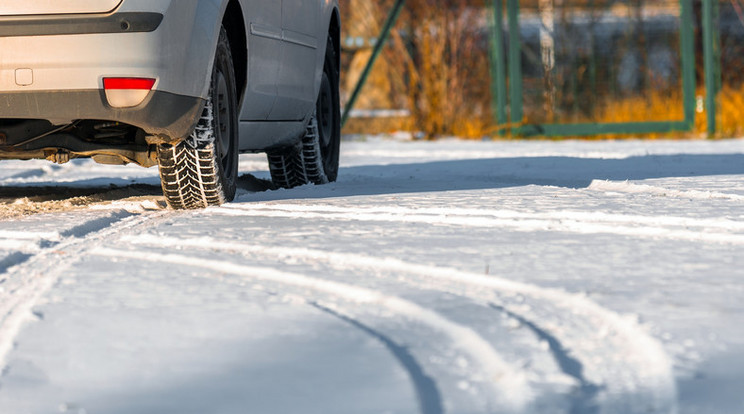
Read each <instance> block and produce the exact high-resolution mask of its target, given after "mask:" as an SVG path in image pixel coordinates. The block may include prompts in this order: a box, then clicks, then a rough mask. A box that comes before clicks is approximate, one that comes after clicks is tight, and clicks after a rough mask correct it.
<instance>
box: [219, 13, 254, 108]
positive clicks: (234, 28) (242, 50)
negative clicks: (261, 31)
mask: <svg viewBox="0 0 744 414" xmlns="http://www.w3.org/2000/svg"><path fill="white" fill-rule="evenodd" d="M222 25H223V26H224V27H225V30H226V31H227V38H228V42H229V43H230V51H231V53H232V57H233V67H234V69H235V80H236V83H237V89H238V106H240V104H241V103H242V101H243V96H244V94H245V90H246V87H247V84H248V40H247V38H246V24H245V18H244V15H243V9H242V7H241V6H240V2H239V1H238V0H230V2H229V3H228V4H227V7H226V9H225V11H224V13H223V17H222Z"/></svg>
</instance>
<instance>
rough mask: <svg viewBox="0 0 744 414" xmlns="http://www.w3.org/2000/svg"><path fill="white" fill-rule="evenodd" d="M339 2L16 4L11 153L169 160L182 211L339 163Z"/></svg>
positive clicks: (8, 26) (4, 53)
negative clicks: (259, 166) (262, 171)
mask: <svg viewBox="0 0 744 414" xmlns="http://www.w3.org/2000/svg"><path fill="white" fill-rule="evenodd" d="M339 36H340V17H339V12H338V1H337V0H66V1H49V0H2V1H0V159H40V158H46V159H49V160H51V161H55V162H59V163H63V162H67V161H69V160H70V159H73V158H82V157H92V158H93V159H94V160H95V161H97V162H100V163H105V164H128V163H134V164H139V165H141V166H144V167H151V166H155V165H159V167H160V177H161V182H162V187H163V192H164V194H165V197H166V199H167V201H168V203H169V205H170V206H171V207H173V208H178V209H188V208H201V207H206V206H209V205H219V204H222V203H224V202H227V201H230V200H232V199H233V198H234V196H235V191H236V181H237V175H238V154H239V153H241V152H266V153H267V154H268V158H269V165H270V170H271V176H272V179H273V180H274V182H275V184H276V185H278V186H280V187H293V186H297V185H302V184H306V183H315V184H323V183H326V182H328V181H334V180H335V179H336V175H337V173H338V158H339V141H340V123H339V121H340V116H339V92H338V82H339V61H340V59H339V50H340V49H339Z"/></svg>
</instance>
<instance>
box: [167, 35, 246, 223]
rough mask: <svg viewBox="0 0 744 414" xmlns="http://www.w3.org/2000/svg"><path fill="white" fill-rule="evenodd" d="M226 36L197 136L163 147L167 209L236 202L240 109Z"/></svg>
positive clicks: (216, 62)
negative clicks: (234, 200)
mask: <svg viewBox="0 0 744 414" xmlns="http://www.w3.org/2000/svg"><path fill="white" fill-rule="evenodd" d="M236 91H237V88H236V82H235V70H234V68H233V62H232V54H231V53H230V44H229V42H228V39H227V32H226V31H225V29H224V28H223V29H222V30H221V32H220V39H219V42H218V43H217V53H216V55H215V62H214V69H213V72H212V80H211V85H210V90H209V96H208V98H207V102H206V104H205V106H204V110H203V111H202V115H201V118H200V119H199V122H198V124H197V126H196V129H195V130H194V132H193V133H192V134H191V135H190V136H189V137H188V138H187V139H186V140H185V141H183V142H181V143H179V144H178V145H159V146H158V164H159V165H160V182H161V185H162V187H163V194H164V195H165V199H166V201H167V202H168V205H169V206H171V207H172V208H174V209H197V208H205V207H208V206H215V205H220V204H223V203H225V202H229V201H232V200H233V198H235V191H236V187H237V180H238V113H237V111H238V109H237V107H238V104H237V92H236Z"/></svg>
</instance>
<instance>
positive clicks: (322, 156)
mask: <svg viewBox="0 0 744 414" xmlns="http://www.w3.org/2000/svg"><path fill="white" fill-rule="evenodd" d="M338 87H339V76H338V67H337V65H336V50H335V49H334V46H333V42H332V41H331V39H330V38H329V39H328V45H327V46H326V55H325V64H324V66H323V77H322V78H321V83H320V92H319V93H318V100H317V102H316V104H315V110H314V112H313V116H312V118H311V119H310V123H309V124H308V126H307V129H306V131H305V134H304V136H303V137H302V140H301V142H300V143H298V144H297V145H294V146H290V147H285V148H280V149H278V150H274V151H271V152H269V154H268V157H269V170H270V171H271V179H272V181H273V182H274V184H276V185H277V186H279V187H282V188H292V187H297V186H300V185H304V184H309V183H313V184H326V183H328V182H333V181H336V178H337V177H338V164H339V153H340V145H341V111H340V104H339V92H338Z"/></svg>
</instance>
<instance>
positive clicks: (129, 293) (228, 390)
mask: <svg viewBox="0 0 744 414" xmlns="http://www.w3.org/2000/svg"><path fill="white" fill-rule="evenodd" d="M343 154H344V158H343V161H342V164H343V168H342V170H341V173H340V179H339V182H338V183H334V184H331V185H328V186H323V187H312V186H308V187H303V188H298V189H294V190H279V191H273V190H271V189H270V184H269V183H268V181H267V178H268V173H267V171H266V166H265V161H264V160H263V159H262V157H260V156H245V157H243V158H242V164H241V167H242V168H241V170H242V171H243V175H242V177H241V179H240V185H241V190H240V191H239V194H238V199H237V200H236V202H234V203H231V204H229V205H226V206H223V207H221V208H211V209H207V210H204V211H196V212H173V211H168V210H165V209H164V208H163V201H162V197H161V196H160V192H159V188H158V180H157V171H156V170H155V169H150V170H145V169H140V168H137V167H131V168H130V167H126V168H125V167H106V166H100V165H96V164H93V163H91V162H88V161H74V162H72V163H70V164H66V165H62V166H57V165H52V164H48V163H46V162H41V161H38V162H37V161H30V162H7V161H6V162H3V163H2V167H3V168H2V169H0V184H1V185H2V188H0V369H2V374H1V375H0V414H46V413H59V412H61V413H74V414H84V413H85V414H120V413H121V414H125V413H127V414H128V413H137V414H150V413H153V414H155V413H224V414H232V413H299V412H302V413H323V414H326V413H339V414H341V413H344V414H347V413H424V414H437V413H497V412H498V413H572V414H594V413H597V414H599V413H618V414H621V413H675V412H679V413H690V414H692V413H722V414H723V413H737V412H744V395H742V393H741V390H742V389H744V284H743V283H742V278H744V254H742V253H744V140H733V141H719V142H711V141H653V142H644V141H624V142H613V141H604V142H577V141H568V142H547V141H537V142H461V141H440V142H435V143H423V142H402V141H394V140H382V139H370V140H367V141H353V142H346V143H344V146H343Z"/></svg>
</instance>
